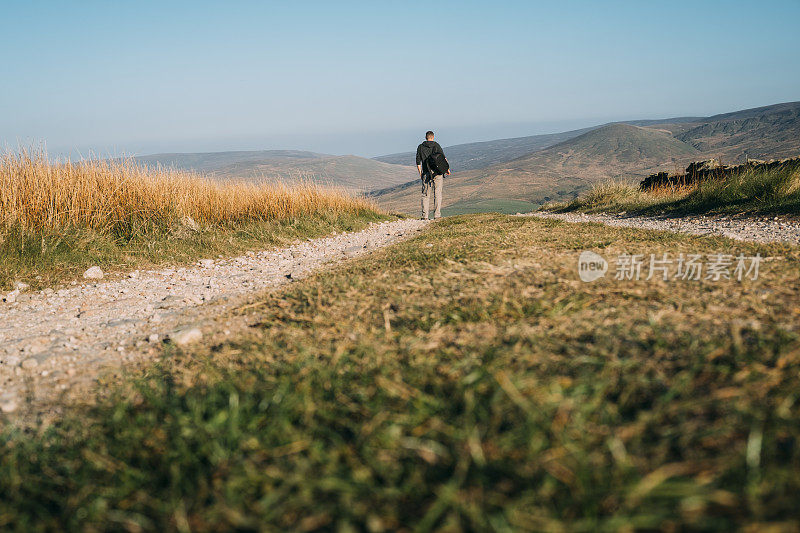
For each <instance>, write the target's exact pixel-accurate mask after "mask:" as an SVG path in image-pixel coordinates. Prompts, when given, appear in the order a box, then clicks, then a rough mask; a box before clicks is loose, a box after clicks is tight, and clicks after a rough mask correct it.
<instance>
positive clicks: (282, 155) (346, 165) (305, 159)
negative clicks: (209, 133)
mask: <svg viewBox="0 0 800 533" xmlns="http://www.w3.org/2000/svg"><path fill="white" fill-rule="evenodd" d="M134 159H135V160H136V161H137V162H139V163H142V164H145V165H148V166H155V165H160V166H163V167H174V168H179V169H185V170H193V171H196V172H202V173H204V174H206V175H209V176H211V177H213V178H218V179H247V180H258V181H268V182H269V181H275V182H277V181H292V180H297V179H304V180H308V181H313V182H316V183H321V184H324V185H332V186H337V187H344V188H345V189H348V190H351V191H354V192H364V191H370V190H374V189H379V188H384V187H391V186H393V185H398V184H401V183H406V182H408V181H409V180H413V179H414V178H415V177H416V176H417V170H416V168H413V167H410V166H401V165H392V164H389V163H383V162H380V161H375V160H372V159H367V158H364V157H357V156H354V155H342V156H336V155H328V154H318V153H314V152H305V151H299V150H262V151H233V152H209V153H172V154H154V155H148V156H139V157H136V158H134Z"/></svg>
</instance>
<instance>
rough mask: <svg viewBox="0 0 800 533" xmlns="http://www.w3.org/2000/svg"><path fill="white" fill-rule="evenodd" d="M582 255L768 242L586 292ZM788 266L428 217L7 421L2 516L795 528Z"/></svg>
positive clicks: (697, 243)
mask: <svg viewBox="0 0 800 533" xmlns="http://www.w3.org/2000/svg"><path fill="white" fill-rule="evenodd" d="M584 249H593V250H596V251H599V252H600V253H602V254H604V255H605V256H606V257H609V258H611V257H614V256H615V255H616V254H620V253H622V252H624V251H627V252H629V253H657V254H660V253H662V252H668V253H671V254H677V253H681V252H683V253H712V252H715V251H725V252H730V253H739V252H741V253H744V254H746V255H754V254H755V253H760V254H761V255H762V256H764V257H775V258H779V259H776V260H771V261H768V262H766V263H764V264H763V265H762V271H761V275H760V277H759V278H758V280H756V281H744V282H738V281H724V282H711V281H700V282H686V281H684V282H680V281H672V282H663V281H655V280H653V281H649V282H646V281H640V282H633V281H626V282H623V281H615V280H614V279H613V278H611V277H610V276H609V277H607V278H604V279H603V280H599V281H596V282H594V283H590V284H586V283H582V282H580V281H579V280H578V279H577V276H576V260H577V255H578V254H579V252H580V251H581V250H584ZM798 267H800V251H798V248H796V247H790V246H787V245H777V244H776V245H756V244H745V243H737V242H734V241H729V240H726V239H722V238H716V237H711V238H700V237H692V236H685V235H677V234H669V233H658V232H645V231H636V230H633V229H621V228H609V227H604V226H600V225H588V224H580V225H569V224H565V223H561V222H558V221H549V220H539V219H534V218H521V217H507V216H501V215H481V216H464V217H454V218H448V219H444V220H442V221H440V222H438V223H436V224H434V225H432V226H431V227H430V228H429V230H428V231H426V232H425V233H424V234H422V235H421V236H419V237H415V238H413V239H411V240H409V241H405V242H403V243H400V244H398V245H395V246H393V247H390V248H387V249H383V250H379V251H376V252H374V253H372V254H370V255H369V256H366V257H364V258H360V259H358V260H356V261H353V262H349V263H347V264H345V265H342V266H340V267H337V268H335V269H332V270H330V271H326V272H323V273H320V274H318V275H316V276H313V277H311V278H309V279H306V280H303V281H301V282H298V283H293V284H292V285H290V286H289V287H288V288H286V289H284V290H282V291H280V292H276V293H272V294H270V295H266V296H264V299H263V302H262V303H261V304H260V305H257V306H255V307H250V308H248V309H242V310H241V311H240V312H241V313H247V314H248V315H249V316H248V320H249V321H250V323H252V324H254V325H253V327H252V328H251V330H252V331H251V332H250V333H248V334H246V335H243V336H240V337H238V338H236V339H234V340H232V341H226V342H223V343H221V344H215V345H213V346H209V347H197V348H195V349H192V350H189V351H186V352H182V351H180V350H176V349H173V348H170V347H169V346H167V347H166V348H165V354H164V358H163V362H162V363H161V364H160V365H158V366H155V367H152V368H150V369H149V370H147V371H146V372H144V374H142V375H141V376H138V377H136V378H135V379H132V380H131V381H129V382H126V383H124V384H123V385H121V386H119V387H114V388H111V389H110V391H111V392H109V393H108V394H104V395H103V397H102V398H101V399H100V400H98V402H97V404H96V405H94V406H91V405H90V406H81V405H78V406H76V407H75V409H74V410H73V411H68V412H67V414H65V416H64V417H63V418H62V419H61V420H60V421H59V422H58V423H56V424H55V425H53V426H50V427H49V428H47V429H44V430H41V431H36V432H33V431H30V432H23V431H22V430H15V429H13V428H7V429H6V431H5V432H4V433H2V436H1V437H0V450H1V451H0V494H2V498H0V529H3V530H10V531H14V530H17V531H30V530H37V529H42V530H44V529H50V530H56V529H67V530H88V531H97V530H128V531H140V530H151V531H165V530H176V531H189V530H193V531H212V530H232V529H238V530H314V529H326V530H339V531H361V530H369V531H381V530H385V531H389V530H409V531H410V530H418V531H427V530H432V529H439V530H448V531H460V530H482V531H488V530H497V531H513V530H537V531H541V530H550V531H597V530H601V531H602V530H605V531H609V530H614V531H618V530H634V529H646V530H665V531H675V530H687V529H692V530H720V531H731V530H735V529H738V528H750V529H751V530H762V529H766V528H768V527H773V530H776V531H779V530H796V529H797V528H798V527H800V522H798V520H797V509H798V506H799V505H800V448H798V446H797V443H798V442H799V441H800V424H799V423H798V419H799V418H800V396H799V395H798V391H800V341H799V340H798V335H799V334H800V331H798V320H797V318H798V316H800V308H799V307H798V302H800V268H798Z"/></svg>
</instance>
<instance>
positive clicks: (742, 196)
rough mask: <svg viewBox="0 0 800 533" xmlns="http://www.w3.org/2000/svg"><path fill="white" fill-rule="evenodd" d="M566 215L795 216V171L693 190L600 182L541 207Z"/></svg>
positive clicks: (798, 174)
mask: <svg viewBox="0 0 800 533" xmlns="http://www.w3.org/2000/svg"><path fill="white" fill-rule="evenodd" d="M544 208H545V209H548V210H553V211H559V212H567V211H585V212H589V213H592V212H595V213H596V212H621V211H625V212H627V213H628V214H631V215H633V214H637V215H672V216H681V215H696V214H733V215H739V214H744V215H771V214H786V215H794V216H797V215H798V214H800V167H797V166H794V167H789V168H783V169H773V170H766V171H764V170H754V171H750V172H745V173H743V174H740V175H736V176H733V177H731V178H728V179H725V180H715V181H707V182H704V183H702V184H700V185H698V186H696V187H687V188H682V189H678V190H675V189H670V188H664V189H660V190H655V191H641V190H639V188H638V186H637V185H635V184H631V183H626V182H606V183H600V184H597V185H595V186H594V187H593V188H592V189H591V190H589V191H588V192H586V193H585V194H583V195H581V196H579V197H578V198H576V199H575V200H573V201H572V202H568V203H563V204H552V205H547V206H544Z"/></svg>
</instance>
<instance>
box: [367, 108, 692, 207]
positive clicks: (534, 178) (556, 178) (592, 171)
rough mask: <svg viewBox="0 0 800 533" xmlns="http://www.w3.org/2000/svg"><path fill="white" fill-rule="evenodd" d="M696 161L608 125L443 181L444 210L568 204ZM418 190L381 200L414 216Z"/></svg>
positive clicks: (651, 134)
mask: <svg viewBox="0 0 800 533" xmlns="http://www.w3.org/2000/svg"><path fill="white" fill-rule="evenodd" d="M696 157H697V151H696V150H695V149H694V148H692V147H691V146H689V145H687V144H685V143H683V142H681V141H679V140H677V139H675V138H674V137H672V136H671V135H669V134H667V133H664V132H661V131H654V130H649V129H645V128H641V127H638V126H631V125H628V124H610V125H608V126H603V127H602V128H597V129H595V130H592V131H589V132H587V133H584V134H582V135H579V136H578V137H574V138H572V139H570V140H568V141H565V142H562V143H559V144H557V145H555V146H551V147H550V148H546V149H544V150H540V151H538V152H534V153H533V154H531V155H528V156H526V157H522V158H518V159H515V160H514V161H509V162H506V163H503V164H500V165H494V166H491V167H488V168H485V169H481V170H474V171H469V172H456V173H454V174H453V175H452V176H449V177H448V178H447V179H446V180H445V192H444V195H443V197H444V205H445V207H447V208H448V210H449V212H451V213H452V212H456V213H457V212H465V211H466V209H467V207H468V206H469V204H474V203H475V202H478V201H487V200H504V201H507V202H509V201H510V202H527V203H528V204H530V205H539V204H541V203H543V202H548V201H558V200H560V199H564V198H569V197H571V196H573V195H574V194H575V193H576V191H579V190H582V189H585V188H587V187H589V186H590V185H591V184H592V183H594V182H597V181H601V180H607V179H609V178H614V177H617V178H618V177H628V178H637V177H642V176H645V175H647V174H649V173H650V172H653V171H655V170H660V169H670V170H674V168H676V167H677V168H682V167H683V166H685V165H686V164H687V163H688V162H689V161H691V160H692V159H694V158H696ZM417 189H418V187H406V188H397V189H395V190H393V191H386V192H384V193H383V194H381V195H380V196H378V197H377V200H378V202H379V203H380V204H381V205H382V206H385V207H386V208H387V209H390V210H395V211H402V212H406V213H413V214H416V211H417V209H418V207H417V206H418V205H419V198H418V197H419V191H418V190H417ZM462 209H463V210H462ZM513 209H516V208H512V210H511V211H510V212H515V211H514V210H513ZM504 211H505V212H509V210H507V209H505V210H504Z"/></svg>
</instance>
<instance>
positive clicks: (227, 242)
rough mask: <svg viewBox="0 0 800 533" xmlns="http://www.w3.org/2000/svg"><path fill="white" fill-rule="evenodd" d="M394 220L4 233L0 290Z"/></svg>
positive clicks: (338, 217)
mask: <svg viewBox="0 0 800 533" xmlns="http://www.w3.org/2000/svg"><path fill="white" fill-rule="evenodd" d="M388 218H390V217H387V216H383V215H380V214H378V213H377V212H374V211H372V212H370V211H365V212H360V213H354V214H332V213H331V214H328V213H319V214H316V215H311V216H304V217H302V218H293V219H286V220H276V221H270V222H243V223H239V224H235V225H217V226H205V227H197V228H196V229H192V228H189V227H184V226H176V227H174V228H171V229H169V230H167V231H162V230H152V231H147V232H142V233H137V234H136V236H134V237H133V238H130V239H128V238H120V237H115V236H113V235H110V234H108V233H102V232H98V231H93V230H90V229H82V228H72V229H67V230H63V231H59V232H55V231H53V232H42V231H38V232H30V231H29V232H26V233H24V234H22V235H20V234H19V233H18V232H16V231H13V230H10V229H6V230H3V231H0V290H4V289H6V290H7V289H10V288H11V287H12V286H13V284H14V282H16V281H23V282H26V283H28V284H29V285H31V287H32V288H33V289H40V288H43V287H50V286H54V285H57V284H59V283H64V282H68V281H70V280H76V279H78V280H80V279H81V274H82V273H83V272H84V271H85V270H86V269H87V268H88V267H90V266H92V265H99V266H100V267H101V268H102V269H103V270H104V271H106V272H112V273H116V272H127V271H130V270H134V269H140V268H152V267H156V266H161V265H168V264H179V263H186V262H190V261H193V260H196V259H200V258H203V257H216V256H217V255H225V256H229V255H234V254H238V253H241V252H244V251H247V250H255V249H264V248H269V247H271V246H279V245H283V244H287V243H289V242H291V241H293V240H296V239H305V238H310V237H319V236H322V235H325V234H330V233H332V232H334V231H355V230H359V229H362V228H364V227H365V226H366V225H367V224H369V223H370V222H374V221H379V220H387V219H388Z"/></svg>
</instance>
